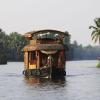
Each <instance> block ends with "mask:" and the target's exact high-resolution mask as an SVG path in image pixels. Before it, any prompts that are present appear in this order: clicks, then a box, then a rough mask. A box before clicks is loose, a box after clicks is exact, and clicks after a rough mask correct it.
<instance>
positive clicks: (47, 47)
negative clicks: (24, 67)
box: [23, 44, 64, 51]
mask: <svg viewBox="0 0 100 100" xmlns="http://www.w3.org/2000/svg"><path fill="white" fill-rule="evenodd" d="M62 49H64V47H63V45H61V44H52V45H51V44H36V45H27V46H25V47H24V49H23V51H34V50H62Z"/></svg>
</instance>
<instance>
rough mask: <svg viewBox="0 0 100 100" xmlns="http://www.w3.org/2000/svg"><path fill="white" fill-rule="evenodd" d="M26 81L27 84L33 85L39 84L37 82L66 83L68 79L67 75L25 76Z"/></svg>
mask: <svg viewBox="0 0 100 100" xmlns="http://www.w3.org/2000/svg"><path fill="white" fill-rule="evenodd" d="M24 81H25V83H26V84H28V85H30V86H32V85H37V84H45V85H46V84H57V85H61V84H63V85H64V84H65V83H66V79H65V77H62V78H35V77H25V78H24Z"/></svg>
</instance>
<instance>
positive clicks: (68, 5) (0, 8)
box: [0, 0, 100, 46]
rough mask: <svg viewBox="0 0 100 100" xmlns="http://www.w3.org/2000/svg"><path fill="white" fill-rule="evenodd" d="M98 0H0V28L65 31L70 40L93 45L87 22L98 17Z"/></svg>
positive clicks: (8, 30) (99, 14)
mask: <svg viewBox="0 0 100 100" xmlns="http://www.w3.org/2000/svg"><path fill="white" fill-rule="evenodd" d="M99 10H100V0H0V28H1V29H3V30H4V31H5V32H6V33H7V34H9V33H11V32H18V33H20V34H24V33H26V32H29V31H33V30H40V29H56V30H59V31H68V32H69V34H70V35H71V41H72V42H73V41H74V40H76V41H77V42H78V44H82V45H84V46H86V45H89V44H91V45H94V43H93V42H92V41H91V32H92V30H89V26H90V25H93V26H94V25H95V24H94V19H95V18H97V17H100V11H99Z"/></svg>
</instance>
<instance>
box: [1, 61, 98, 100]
mask: <svg viewBox="0 0 100 100" xmlns="http://www.w3.org/2000/svg"><path fill="white" fill-rule="evenodd" d="M97 63H98V61H95V60H93V61H68V62H66V72H67V75H66V77H65V78H64V79H46V78H44V79H43V78H41V79H34V78H25V77H24V76H23V75H22V71H23V66H24V65H23V62H8V64H7V65H0V100H100V69H99V68H96V64H97Z"/></svg>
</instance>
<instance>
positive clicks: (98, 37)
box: [89, 18, 100, 44]
mask: <svg viewBox="0 0 100 100" xmlns="http://www.w3.org/2000/svg"><path fill="white" fill-rule="evenodd" d="M94 22H95V25H96V26H89V29H91V28H92V29H93V31H92V34H91V37H92V40H94V42H95V43H96V42H97V41H98V42H99V44H100V18H96V19H94Z"/></svg>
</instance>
